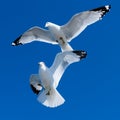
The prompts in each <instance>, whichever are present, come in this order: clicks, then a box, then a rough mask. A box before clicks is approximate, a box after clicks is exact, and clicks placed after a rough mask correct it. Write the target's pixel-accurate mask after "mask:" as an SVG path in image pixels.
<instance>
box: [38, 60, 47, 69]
mask: <svg viewBox="0 0 120 120" xmlns="http://www.w3.org/2000/svg"><path fill="white" fill-rule="evenodd" d="M38 64H39V65H40V68H42V69H46V65H45V63H44V62H39V63H38Z"/></svg>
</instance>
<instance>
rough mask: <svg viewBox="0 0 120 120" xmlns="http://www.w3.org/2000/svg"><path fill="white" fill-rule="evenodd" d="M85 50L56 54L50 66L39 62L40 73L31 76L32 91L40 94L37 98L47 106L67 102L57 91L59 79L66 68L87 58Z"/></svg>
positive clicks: (52, 106)
mask: <svg viewBox="0 0 120 120" xmlns="http://www.w3.org/2000/svg"><path fill="white" fill-rule="evenodd" d="M86 55H87V53H86V52H85V51H81V50H79V51H64V52H60V53H58V54H57V55H56V57H55V60H54V62H53V64H52V66H51V67H50V68H48V67H47V66H46V65H45V63H44V62H39V71H38V74H32V75H31V76H30V86H31V89H32V91H33V92H34V93H35V94H37V95H38V98H37V100H38V101H39V102H40V103H42V104H43V105H44V106H47V107H51V108H54V107H57V106H60V105H62V104H63V103H64V102H65V99H64V98H63V97H62V96H61V95H60V93H59V92H58V91H57V89H56V88H57V87H58V84H59V81H60V79H61V77H62V75H63V73H64V72H65V69H66V68H67V67H68V66H69V65H70V64H72V63H74V62H79V61H80V60H81V59H83V58H85V57H86Z"/></svg>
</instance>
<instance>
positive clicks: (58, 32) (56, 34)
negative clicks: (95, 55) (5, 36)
mask: <svg viewBox="0 0 120 120" xmlns="http://www.w3.org/2000/svg"><path fill="white" fill-rule="evenodd" d="M110 8H111V6H110V5H106V6H102V7H99V8H96V9H92V10H88V11H84V12H80V13H78V14H75V15H74V16H73V17H72V18H71V19H70V20H69V21H68V23H66V24H65V25H62V26H59V25H56V24H54V23H51V22H47V23H46V25H45V27H48V30H46V29H43V28H40V27H38V26H35V27H32V28H30V29H29V30H27V31H26V32H25V33H23V34H22V35H21V36H19V37H18V38H17V39H16V40H15V41H14V42H13V43H12V45H13V46H16V45H22V44H26V43H30V42H32V41H41V42H46V43H51V44H59V45H60V47H61V50H62V51H69V50H73V49H72V47H71V46H70V44H69V43H68V42H70V41H71V40H72V39H74V38H75V37H77V36H78V35H79V34H80V33H81V32H82V31H83V30H84V29H85V28H86V27H87V26H89V25H91V24H93V23H95V22H97V21H99V20H101V19H102V17H103V16H104V15H105V14H106V13H107V12H109V10H110Z"/></svg>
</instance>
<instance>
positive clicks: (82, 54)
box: [73, 50, 87, 59]
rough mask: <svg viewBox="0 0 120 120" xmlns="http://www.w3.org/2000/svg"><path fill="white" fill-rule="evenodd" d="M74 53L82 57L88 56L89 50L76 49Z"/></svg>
mask: <svg viewBox="0 0 120 120" xmlns="http://www.w3.org/2000/svg"><path fill="white" fill-rule="evenodd" d="M73 53H75V54H76V55H78V56H79V57H80V59H83V58H86V56H87V52H85V51H83V50H75V51H73Z"/></svg>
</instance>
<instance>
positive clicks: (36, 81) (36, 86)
mask: <svg viewBox="0 0 120 120" xmlns="http://www.w3.org/2000/svg"><path fill="white" fill-rule="evenodd" d="M30 86H31V89H32V91H33V92H34V93H35V94H37V95H38V94H39V92H40V91H41V90H42V85H41V82H40V78H39V75H38V74H32V75H31V76H30Z"/></svg>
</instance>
